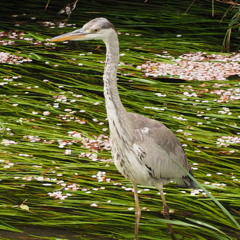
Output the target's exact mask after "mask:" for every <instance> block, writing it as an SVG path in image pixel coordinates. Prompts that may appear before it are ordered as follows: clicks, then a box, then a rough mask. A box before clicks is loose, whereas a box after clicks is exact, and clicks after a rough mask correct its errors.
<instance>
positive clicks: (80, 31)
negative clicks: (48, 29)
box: [49, 29, 86, 42]
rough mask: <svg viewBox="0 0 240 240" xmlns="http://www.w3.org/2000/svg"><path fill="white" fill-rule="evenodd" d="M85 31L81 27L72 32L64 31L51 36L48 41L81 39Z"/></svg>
mask: <svg viewBox="0 0 240 240" xmlns="http://www.w3.org/2000/svg"><path fill="white" fill-rule="evenodd" d="M85 35H86V33H85V31H84V30H83V29H78V30H75V31H73V32H69V33H65V34H62V35H59V36H56V37H54V38H51V39H50V40H49V41H52V42H60V41H67V40H81V39H84V37H85Z"/></svg>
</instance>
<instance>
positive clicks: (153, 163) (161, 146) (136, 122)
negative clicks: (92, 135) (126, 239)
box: [52, 18, 195, 239]
mask: <svg viewBox="0 0 240 240" xmlns="http://www.w3.org/2000/svg"><path fill="white" fill-rule="evenodd" d="M90 39H95V40H97V39H101V40H103V41H104V42H105V44H106V48H107V53H106V63H105V69H104V76H103V81H104V97H105V101H106V110H107V116H108V121H109V128H110V142H111V147H112V157H113V159H114V163H115V165H116V167H117V169H118V170H119V172H120V173H121V174H122V175H123V176H124V177H125V178H127V179H129V180H130V181H131V182H132V183H133V186H134V195H135V201H136V229H135V238H136V239H137V233H138V223H139V219H140V212H141V211H140V208H139V204H138V196H137V189H136V185H137V184H142V185H149V186H155V187H156V188H157V189H159V190H160V193H161V197H162V200H163V204H164V207H165V210H166V211H165V212H166V217H167V218H168V219H169V212H167V211H168V209H167V205H166V202H165V198H164V194H163V191H162V188H163V185H164V184H166V183H168V182H169V181H171V180H174V181H175V182H177V183H178V184H179V185H182V186H186V187H195V184H194V182H193V181H192V180H191V179H190V178H189V177H188V176H187V175H186V172H185V171H183V169H182V168H184V169H185V170H187V171H189V172H191V167H190V165H189V164H188V162H187V160H186V156H185V153H184V151H183V149H182V146H181V143H180V142H179V140H178V139H177V138H176V136H175V135H174V134H173V132H172V131H171V130H169V129H168V128H167V127H166V126H165V125H164V124H162V123H160V122H158V121H156V120H153V119H149V118H146V117H144V116H141V115H138V114H135V113H130V112H127V111H126V110H125V108H124V106H123V104H122V102H121V100H120V97H119V93H118V88H117V68H118V62H119V43H118V35H117V32H116V31H115V29H114V27H113V25H112V24H111V23H110V22H109V21H108V20H107V19H105V18H96V19H94V20H92V21H90V22H88V23H86V24H85V25H84V26H83V28H82V29H80V30H76V31H73V32H71V33H67V34H63V35H60V36H58V37H55V38H53V39H52V41H62V40H90ZM169 231H171V228H170V227H169ZM172 238H173V239H174V237H172Z"/></svg>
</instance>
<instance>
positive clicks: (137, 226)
mask: <svg viewBox="0 0 240 240" xmlns="http://www.w3.org/2000/svg"><path fill="white" fill-rule="evenodd" d="M135 218H136V222H135V231H134V240H138V229H139V223H140V218H141V210H140V209H136V211H135Z"/></svg>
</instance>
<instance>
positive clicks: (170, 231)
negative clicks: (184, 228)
mask: <svg viewBox="0 0 240 240" xmlns="http://www.w3.org/2000/svg"><path fill="white" fill-rule="evenodd" d="M159 191H160V195H161V198H162V203H163V216H164V217H165V219H167V220H170V213H169V208H168V205H167V201H166V198H165V195H164V192H163V189H162V188H160V189H159ZM167 226H168V233H169V235H170V236H171V238H172V240H177V239H176V238H175V236H174V233H173V229H172V224H170V223H168V224H167Z"/></svg>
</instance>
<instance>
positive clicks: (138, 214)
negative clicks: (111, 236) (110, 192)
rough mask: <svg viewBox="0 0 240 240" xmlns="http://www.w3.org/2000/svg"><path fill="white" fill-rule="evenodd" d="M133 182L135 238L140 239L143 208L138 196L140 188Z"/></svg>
mask: <svg viewBox="0 0 240 240" xmlns="http://www.w3.org/2000/svg"><path fill="white" fill-rule="evenodd" d="M132 184H133V192H134V199H135V231H134V239H135V240H137V239H138V227H139V222H140V218H141V209H140V206H139V198H138V190H137V184H136V183H134V182H132Z"/></svg>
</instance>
